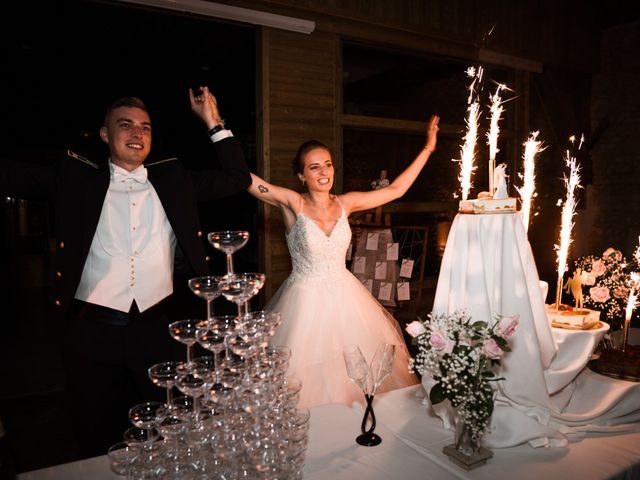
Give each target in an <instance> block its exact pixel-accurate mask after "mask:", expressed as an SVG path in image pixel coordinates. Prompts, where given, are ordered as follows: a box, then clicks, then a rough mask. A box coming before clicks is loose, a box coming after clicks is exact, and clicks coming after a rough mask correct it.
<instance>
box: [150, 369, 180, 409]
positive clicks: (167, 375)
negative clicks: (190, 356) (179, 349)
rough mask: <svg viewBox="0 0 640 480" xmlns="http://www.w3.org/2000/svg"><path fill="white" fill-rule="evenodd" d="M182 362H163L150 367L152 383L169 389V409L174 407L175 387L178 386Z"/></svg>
mask: <svg viewBox="0 0 640 480" xmlns="http://www.w3.org/2000/svg"><path fill="white" fill-rule="evenodd" d="M183 366H184V364H183V363H182V362H161V363H156V364H155V365H152V366H151V367H149V370H148V374H149V378H150V379H151V382H152V383H153V384H154V385H158V386H159V387H164V388H166V389H167V407H169V408H171V406H172V405H173V387H174V385H175V384H176V375H177V370H178V368H180V367H183Z"/></svg>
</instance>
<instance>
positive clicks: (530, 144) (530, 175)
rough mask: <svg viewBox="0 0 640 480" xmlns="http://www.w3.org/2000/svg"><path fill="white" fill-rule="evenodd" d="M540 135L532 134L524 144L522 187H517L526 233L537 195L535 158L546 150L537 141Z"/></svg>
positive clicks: (539, 141) (537, 132) (540, 142)
mask: <svg viewBox="0 0 640 480" xmlns="http://www.w3.org/2000/svg"><path fill="white" fill-rule="evenodd" d="M539 133H540V132H539V131H536V132H532V133H530V134H529V138H528V139H527V141H526V142H525V143H524V153H523V155H522V158H523V160H524V172H523V173H521V174H520V175H519V176H520V178H521V179H522V187H520V188H517V187H516V190H518V193H519V194H520V198H521V199H522V210H521V215H522V221H523V223H524V230H525V232H526V231H528V230H529V218H530V216H531V205H532V203H533V198H534V196H535V193H536V176H535V158H536V155H537V154H538V153H539V152H541V151H542V150H544V148H542V141H541V140H538V139H537V138H538V134H539Z"/></svg>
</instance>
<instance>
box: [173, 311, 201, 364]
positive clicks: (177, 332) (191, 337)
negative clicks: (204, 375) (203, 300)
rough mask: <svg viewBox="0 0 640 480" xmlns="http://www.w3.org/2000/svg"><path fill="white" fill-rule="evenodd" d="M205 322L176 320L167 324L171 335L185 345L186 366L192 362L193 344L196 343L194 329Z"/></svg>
mask: <svg viewBox="0 0 640 480" xmlns="http://www.w3.org/2000/svg"><path fill="white" fill-rule="evenodd" d="M205 323H206V320H194V319H188V320H178V321H177V322H173V323H170V324H169V333H170V334H171V336H172V337H173V338H174V339H175V340H177V341H179V342H180V343H184V344H185V345H186V346H187V366H190V365H191V364H192V363H193V346H194V345H195V344H196V342H197V339H196V331H197V330H198V328H199V327H200V326H202V325H204V324H205Z"/></svg>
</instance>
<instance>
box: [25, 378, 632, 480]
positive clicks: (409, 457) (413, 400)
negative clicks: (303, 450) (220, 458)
mask: <svg viewBox="0 0 640 480" xmlns="http://www.w3.org/2000/svg"><path fill="white" fill-rule="evenodd" d="M420 393H421V388H420V386H412V387H407V388H404V389H401V390H396V391H393V392H387V393H385V394H382V395H380V396H379V397H378V398H376V400H375V402H374V408H375V412H376V417H377V419H378V427H377V428H376V432H377V433H378V434H380V435H381V437H382V443H381V444H380V445H378V446H377V447H362V446H360V445H357V444H356V443H355V437H356V436H357V434H358V433H359V428H360V422H361V420H362V413H363V412H362V407H361V406H357V407H354V408H353V409H351V408H348V407H346V406H344V405H324V406H320V407H315V408H313V409H312V410H311V428H310V432H309V447H308V451H307V461H306V465H305V468H304V478H305V479H307V480H327V479H331V480H334V479H335V480H357V479H367V480H389V479H396V480H414V479H415V480H424V479H426V478H429V479H434V480H449V479H470V480H474V479H479V480H495V479H498V478H507V476H508V478H510V479H512V480H540V479H541V478H546V479H556V478H584V479H589V480H598V479H605V478H606V479H620V480H622V479H631V478H640V433H629V432H627V433H625V434H620V435H598V434H589V435H588V436H586V437H584V438H580V439H578V441H577V442H576V443H572V444H571V446H570V448H563V449H532V448H529V447H528V446H526V445H521V446H519V447H512V448H505V449H495V450H494V457H493V458H492V459H490V460H489V461H488V463H487V464H486V465H483V466H481V467H479V468H477V469H475V470H472V471H470V472H467V471H465V470H462V469H460V468H459V467H457V466H456V465H455V464H454V463H452V462H451V461H450V460H449V459H448V457H446V456H445V455H444V454H443V453H442V447H444V446H446V445H448V444H450V443H452V440H453V434H452V433H451V432H449V431H447V430H445V429H443V428H442V426H441V422H440V420H439V419H437V418H435V417H433V416H431V415H430V414H429V412H428V407H427V406H425V405H424V404H423V403H422V399H421V398H420V397H419V395H420ZM18 478H19V480H116V479H120V478H123V477H118V476H116V475H114V474H113V473H111V471H110V470H109V465H108V460H107V457H106V456H101V457H96V458H91V459H87V460H82V461H78V462H73V463H67V464H64V465H58V466H55V467H50V468H45V469H41V470H36V471H33V472H28V473H23V474H21V475H19V476H18Z"/></svg>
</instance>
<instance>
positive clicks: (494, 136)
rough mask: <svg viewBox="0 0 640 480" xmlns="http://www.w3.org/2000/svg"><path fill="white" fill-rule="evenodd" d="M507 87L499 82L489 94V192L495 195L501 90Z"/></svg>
mask: <svg viewBox="0 0 640 480" xmlns="http://www.w3.org/2000/svg"><path fill="white" fill-rule="evenodd" d="M506 89H507V86H506V85H502V84H500V83H499V84H498V86H497V87H496V93H494V94H493V95H489V100H490V102H491V106H490V107H489V110H490V112H491V123H490V124H489V132H487V145H489V193H490V194H491V196H493V194H494V193H495V190H496V186H495V185H494V184H493V171H494V170H495V168H496V154H497V153H498V152H499V150H498V133H500V127H498V122H499V121H500V120H501V119H502V112H504V107H503V106H502V98H501V97H500V91H501V90H506Z"/></svg>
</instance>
